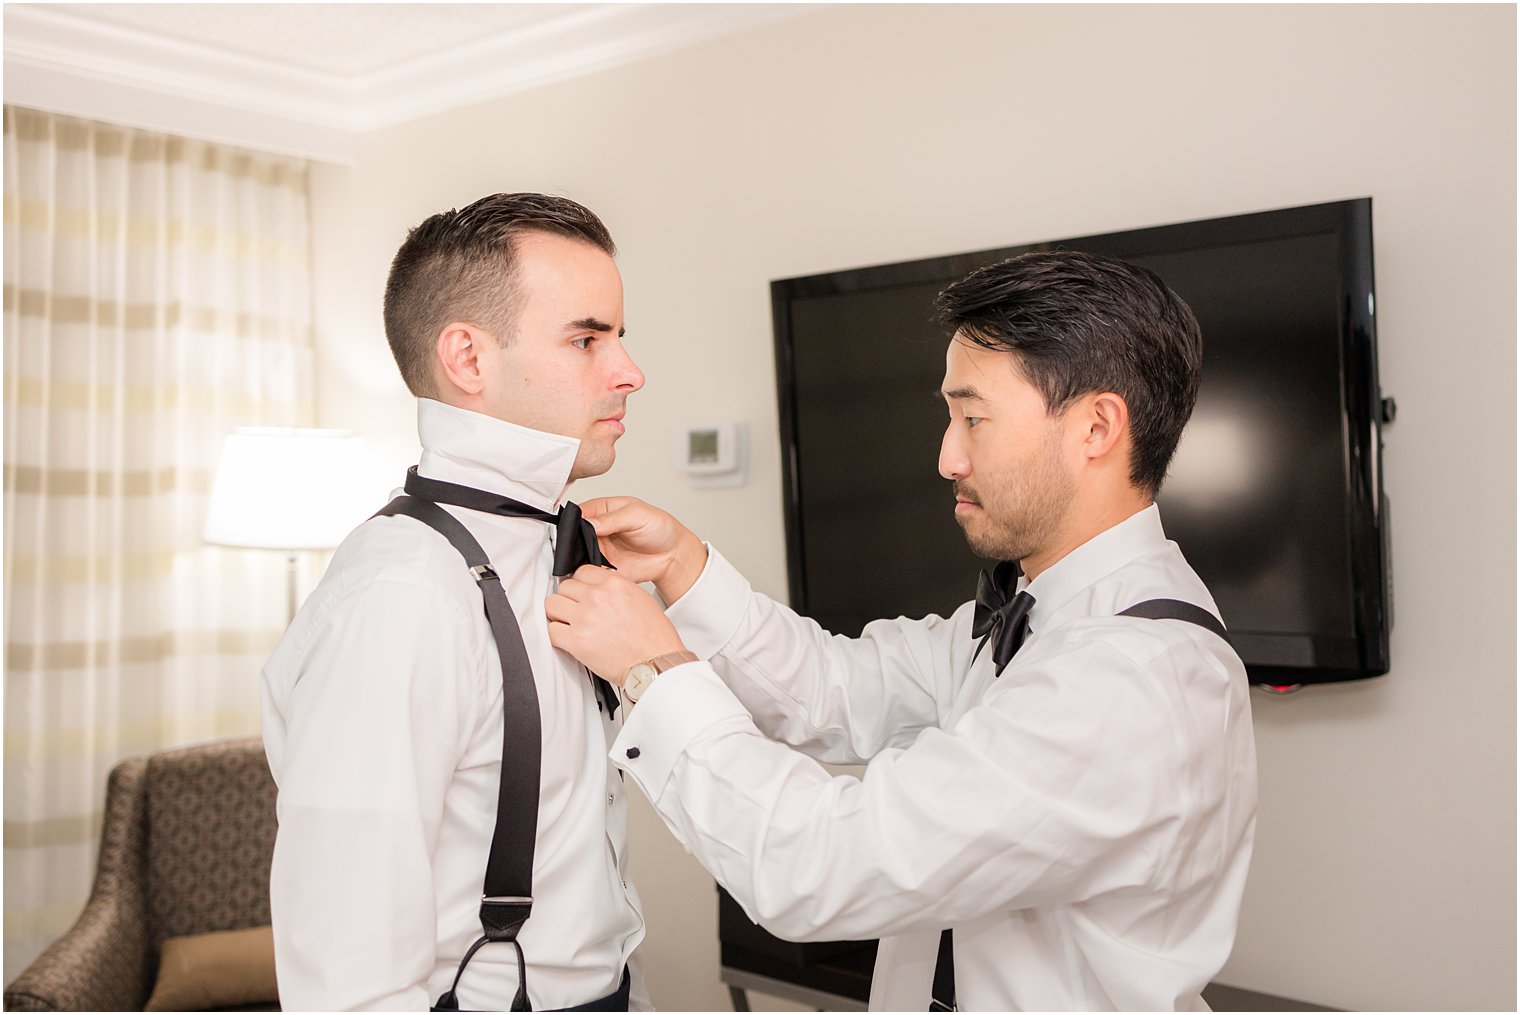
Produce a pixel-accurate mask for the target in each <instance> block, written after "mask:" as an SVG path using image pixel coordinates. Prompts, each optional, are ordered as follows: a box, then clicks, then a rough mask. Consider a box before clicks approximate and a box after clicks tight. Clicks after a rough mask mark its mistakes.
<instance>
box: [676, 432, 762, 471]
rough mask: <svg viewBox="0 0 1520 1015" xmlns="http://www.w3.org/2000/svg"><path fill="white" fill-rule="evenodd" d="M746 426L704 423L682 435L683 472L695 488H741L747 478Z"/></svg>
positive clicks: (681, 458) (681, 457)
mask: <svg viewBox="0 0 1520 1015" xmlns="http://www.w3.org/2000/svg"><path fill="white" fill-rule="evenodd" d="M745 436H746V434H745V426H744V424H743V423H704V424H701V425H699V426H689V427H687V428H686V430H685V431H684V432H683V433H682V434H681V443H680V449H679V461H680V467H681V471H683V472H685V473H686V474H687V475H688V476H690V477H691V481H692V485H693V486H739V485H741V484H742V483H743V482H744V478H745V475H744V473H745Z"/></svg>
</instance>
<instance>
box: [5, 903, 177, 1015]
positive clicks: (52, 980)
mask: <svg viewBox="0 0 1520 1015" xmlns="http://www.w3.org/2000/svg"><path fill="white" fill-rule="evenodd" d="M134 909H135V910H136V912H134V911H133V910H134ZM146 931H147V928H146V927H145V926H144V925H143V921H142V910H141V908H140V907H134V906H132V905H130V904H129V903H128V902H127V900H124V899H122V898H120V897H119V896H99V895H98V896H95V897H94V898H92V899H91V900H90V902H89V904H88V905H86V906H85V910H84V913H83V914H81V915H80V917H79V919H78V921H76V922H75V924H74V926H73V927H71V928H70V929H69V932H68V933H67V934H65V935H64V936H63V937H61V938H59V939H58V940H57V941H55V942H53V944H52V946H51V947H49V948H48V950H47V951H45V952H43V953H42V955H41V956H40V957H39V958H38V959H37V961H35V962H33V963H32V964H31V965H30V966H28V967H27V969H26V971H25V972H23V973H22V974H21V975H20V976H18V977H16V980H15V982H13V983H12V984H11V985H10V986H9V987H7V988H6V989H5V1007H6V1008H7V1009H8V1010H11V1011H142V1009H143V1005H144V1004H146V1003H147V1001H148V994H149V992H150V991H151V990H152V987H153V973H154V964H153V955H152V954H151V952H152V947H151V945H150V943H149V942H148V939H147V933H146Z"/></svg>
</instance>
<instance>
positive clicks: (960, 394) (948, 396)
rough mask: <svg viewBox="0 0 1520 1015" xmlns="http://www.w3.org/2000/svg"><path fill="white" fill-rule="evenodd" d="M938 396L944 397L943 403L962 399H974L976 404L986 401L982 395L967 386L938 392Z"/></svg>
mask: <svg viewBox="0 0 1520 1015" xmlns="http://www.w3.org/2000/svg"><path fill="white" fill-rule="evenodd" d="M940 394H942V395H943V396H944V398H945V401H947V402H949V401H955V400H958V399H963V398H974V399H976V400H977V401H978V402H985V401H987V398H986V396H985V395H983V394H982V393H981V392H980V391H978V390H976V388H974V387H972V386H971V385H969V384H967V385H965V386H964V387H960V388H951V389H950V390H949V391H943V392H940Z"/></svg>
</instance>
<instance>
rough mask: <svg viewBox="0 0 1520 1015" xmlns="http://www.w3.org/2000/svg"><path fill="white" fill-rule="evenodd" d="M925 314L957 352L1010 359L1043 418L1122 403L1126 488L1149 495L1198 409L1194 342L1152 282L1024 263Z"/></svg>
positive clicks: (1040, 258) (1089, 268)
mask: <svg viewBox="0 0 1520 1015" xmlns="http://www.w3.org/2000/svg"><path fill="white" fill-rule="evenodd" d="M935 303H936V306H937V307H938V308H939V311H940V315H941V318H942V319H943V321H944V322H945V324H946V325H948V326H949V327H950V328H951V329H952V330H953V331H955V332H957V333H959V334H960V335H961V336H962V337H963V338H965V339H966V340H968V341H970V342H973V343H975V344H976V345H979V346H982V347H983V348H987V349H997V350H1005V351H1008V352H1012V353H1013V354H1014V359H1015V361H1016V365H1017V366H1018V368H1019V369H1020V371H1021V372H1022V373H1023V375H1024V376H1025V377H1026V378H1027V379H1028V380H1029V382H1030V383H1031V384H1033V385H1034V386H1035V387H1036V388H1038V389H1039V391H1040V393H1041V394H1042V395H1043V396H1044V398H1045V408H1046V410H1047V411H1048V412H1051V413H1059V412H1062V411H1064V410H1065V409H1066V408H1067V407H1068V406H1070V405H1071V403H1072V402H1074V401H1076V399H1078V398H1079V397H1081V396H1082V395H1085V394H1090V393H1092V392H1095V391H1112V392H1114V393H1115V394H1118V395H1119V396H1120V397H1122V398H1123V399H1124V402H1125V404H1126V405H1127V406H1128V407H1129V417H1130V433H1131V440H1132V443H1133V452H1132V454H1131V456H1130V482H1131V483H1133V484H1134V485H1135V486H1136V487H1137V488H1139V489H1141V490H1143V491H1145V493H1146V494H1147V495H1148V496H1150V497H1154V496H1155V495H1156V491H1158V490H1159V489H1160V488H1161V481H1162V479H1163V478H1165V476H1166V469H1167V466H1168V464H1170V462H1171V460H1172V455H1173V454H1175V453H1176V451H1177V442H1178V441H1179V440H1181V438H1182V428H1183V427H1184V426H1186V425H1187V421H1188V417H1189V416H1191V415H1192V413H1193V405H1194V404H1195V403H1196V402H1197V401H1198V380H1199V377H1200V374H1201V370H1202V366H1203V337H1202V335H1201V334H1200V332H1199V330H1198V320H1197V318H1195V317H1194V316H1193V311H1192V310H1190V309H1189V308H1188V305H1187V304H1186V303H1184V302H1183V301H1182V298H1181V297H1179V296H1178V295H1177V294H1176V293H1174V292H1172V291H1171V290H1170V289H1168V288H1167V287H1166V283H1165V282H1163V281H1161V279H1160V277H1159V276H1157V275H1156V273H1155V272H1153V271H1150V270H1148V269H1146V268H1141V267H1138V266H1137V265H1133V264H1127V263H1126V262H1124V261H1120V260H1118V259H1116V258H1112V257H1105V256H1103V255H1101V254H1092V253H1087V252H1084V251H1077V250H1047V251H1034V252H1031V253H1027V254H1021V255H1019V256H1018V257H1013V258H1009V259H1008V260H1006V261H1002V262H999V263H997V264H993V265H988V266H987V267H985V268H980V269H978V270H977V271H974V272H972V273H971V274H970V275H967V276H966V277H965V278H963V279H961V280H960V281H959V282H956V283H955V284H953V285H951V286H950V287H949V288H947V289H946V290H945V291H944V292H942V293H940V294H939V297H938V299H937V300H936V301H935Z"/></svg>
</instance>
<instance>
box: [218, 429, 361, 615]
mask: <svg viewBox="0 0 1520 1015" xmlns="http://www.w3.org/2000/svg"><path fill="white" fill-rule="evenodd" d="M362 452H363V444H362V442H361V441H360V440H359V438H357V437H354V436H352V435H350V434H349V433H348V432H347V431H345V430H315V429H304V428H291V427H239V428H238V429H236V430H234V431H233V432H232V433H231V434H229V435H228V436H227V439H226V441H225V443H223V445H222V458H221V462H220V464H219V465H218V466H217V470H216V481H215V483H214V484H213V485H212V487H211V507H210V509H209V510H208V511H207V513H206V528H205V532H204V534H203V538H204V539H205V541H206V542H208V543H214V544H216V545H218V546H236V547H248V548H254V549H263V550H283V551H285V553H286V557H287V560H288V562H289V566H288V584H287V594H288V604H289V607H290V619H291V620H293V619H295V615H296V605H297V599H296V572H297V553H298V552H299V551H302V550H329V549H332V548H333V547H335V546H337V545H338V544H339V543H341V542H342V541H343V538H344V537H345V536H347V535H348V533H349V532H350V531H352V530H353V528H354V526H356V525H358V524H359V523H360V522H362V521H364V519H365V518H367V517H368V516H369V515H371V514H373V513H374V510H375V506H376V505H375V504H374V503H372V501H373V500H374V491H373V490H371V489H369V484H366V483H365V482H364V481H363V469H362V467H361V461H362Z"/></svg>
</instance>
